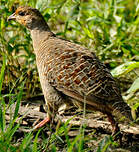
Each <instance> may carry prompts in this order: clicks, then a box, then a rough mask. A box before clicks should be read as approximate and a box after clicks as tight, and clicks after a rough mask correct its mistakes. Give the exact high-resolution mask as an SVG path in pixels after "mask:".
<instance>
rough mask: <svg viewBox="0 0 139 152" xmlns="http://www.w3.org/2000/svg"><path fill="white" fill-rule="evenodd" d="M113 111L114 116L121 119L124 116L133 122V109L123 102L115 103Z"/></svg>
mask: <svg viewBox="0 0 139 152" xmlns="http://www.w3.org/2000/svg"><path fill="white" fill-rule="evenodd" d="M113 109H114V110H113V115H115V116H116V117H118V118H119V117H120V118H121V117H122V116H124V117H125V118H127V119H128V120H130V121H133V117H132V113H131V108H130V107H129V106H128V104H127V103H126V102H124V101H123V100H122V101H118V102H114V104H113Z"/></svg>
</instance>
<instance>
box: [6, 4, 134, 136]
mask: <svg viewBox="0 0 139 152" xmlns="http://www.w3.org/2000/svg"><path fill="white" fill-rule="evenodd" d="M8 20H15V21H17V22H18V23H20V24H21V25H23V26H25V27H26V28H27V29H28V30H29V31H30V33H31V37H32V41H33V48H34V53H35V55H36V64H37V69H38V73H39V78H40V83H41V87H42V92H43V94H44V98H45V102H46V105H47V117H46V118H45V119H44V120H43V121H41V122H40V123H39V124H38V125H36V127H35V128H40V127H42V126H44V125H45V124H46V123H47V122H49V121H51V119H52V117H53V116H54V115H55V114H56V113H58V110H59V108H60V107H61V106H63V105H67V106H68V104H70V103H71V104H73V105H77V106H78V107H80V108H83V107H84V105H86V109H87V110H91V111H99V112H101V113H103V114H105V115H107V117H108V120H109V121H110V123H111V125H112V133H113V134H115V133H117V132H119V131H120V128H119V126H118V122H117V121H116V119H115V117H118V116H120V117H121V116H124V117H125V118H127V119H128V120H133V119H132V115H131V108H130V106H128V104H127V103H126V102H125V101H124V100H123V98H122V95H121V91H120V88H119V86H118V85H117V82H116V81H115V80H114V78H113V76H112V75H111V73H110V71H109V70H108V68H107V67H106V65H105V64H104V63H102V62H101V61H100V60H99V59H98V57H97V56H96V55H95V53H93V52H92V51H90V50H89V49H87V48H86V47H84V46H82V45H79V44H76V43H74V42H71V41H69V40H66V39H62V38H59V37H57V36H56V34H54V33H53V32H52V31H51V30H50V28H49V26H48V24H47V22H46V21H45V19H44V17H43V16H42V14H41V13H40V12H39V10H38V9H35V8H31V7H29V6H20V7H18V8H17V9H16V11H15V12H14V13H13V14H12V15H10V16H9V17H8ZM65 107H66V106H65Z"/></svg>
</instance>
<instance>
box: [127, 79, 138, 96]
mask: <svg viewBox="0 0 139 152" xmlns="http://www.w3.org/2000/svg"><path fill="white" fill-rule="evenodd" d="M137 90H139V78H137V79H136V80H135V81H134V82H133V84H132V85H131V87H130V88H129V89H128V90H127V93H135V92H136V91H137Z"/></svg>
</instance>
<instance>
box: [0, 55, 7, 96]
mask: <svg viewBox="0 0 139 152" xmlns="http://www.w3.org/2000/svg"><path fill="white" fill-rule="evenodd" d="M5 67H6V56H5V55H3V65H2V68H1V72H0V96H1V90H2V83H3V80H4V71H5Z"/></svg>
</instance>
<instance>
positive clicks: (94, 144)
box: [6, 100, 139, 152]
mask: <svg viewBox="0 0 139 152" xmlns="http://www.w3.org/2000/svg"><path fill="white" fill-rule="evenodd" d="M42 103H43V101H42V100H41V103H40V100H35V101H33V102H32V101H23V102H22V103H21V106H20V109H19V114H20V116H21V117H22V116H23V119H22V123H21V127H20V128H19V130H18V131H17V132H16V134H15V136H16V138H15V140H17V145H18V144H20V142H21V141H22V139H23V136H24V133H25V132H29V129H25V128H30V129H31V128H32V126H34V125H35V124H36V123H38V122H39V121H40V120H42V119H43V118H45V117H46V112H45V111H44V109H43V106H42V105H41V106H40V104H42ZM14 107H15V105H13V107H11V108H14ZM9 112H10V111H8V112H7V114H6V119H7V121H8V120H9V119H10V118H9ZM57 118H58V119H60V120H62V122H66V121H67V120H69V119H71V121H70V122H69V125H70V130H69V132H68V135H69V138H70V139H71V140H72V139H74V138H75V137H76V136H77V135H78V134H79V130H80V127H81V126H82V125H83V124H85V126H86V127H85V129H84V131H85V132H84V136H85V138H88V140H87V142H85V144H84V147H85V149H87V150H85V151H86V152H98V147H99V144H100V142H104V143H106V142H107V141H108V140H110V138H111V136H110V135H111V125H110V123H109V122H108V121H107V118H106V116H104V115H102V114H101V113H96V112H91V113H90V112H89V113H86V115H85V117H84V116H83V112H81V111H79V110H78V109H76V108H75V107H72V108H70V109H69V110H68V111H66V112H64V114H62V115H57ZM19 119H20V117H19ZM17 123H18V120H17ZM119 126H120V129H121V132H122V135H123V137H122V145H119V144H117V145H111V146H109V148H108V149H107V151H110V152H138V151H139V125H135V124H134V125H129V124H128V123H125V122H124V123H123V122H122V123H120V124H119ZM51 127H52V128H51V129H52V130H54V131H55V129H56V127H57V119H56V120H55V121H54V123H53V125H51ZM42 132H43V135H44V134H45V136H46V138H48V137H49V136H50V134H51V133H50V130H49V127H48V126H46V127H45V128H44V129H43V130H42ZM61 138H62V139H63V141H64V140H65V136H61ZM39 140H40V141H41V140H42V139H41V134H40V136H39ZM57 144H58V147H59V152H64V146H63V145H65V144H61V143H57ZM75 152H76V149H75Z"/></svg>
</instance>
